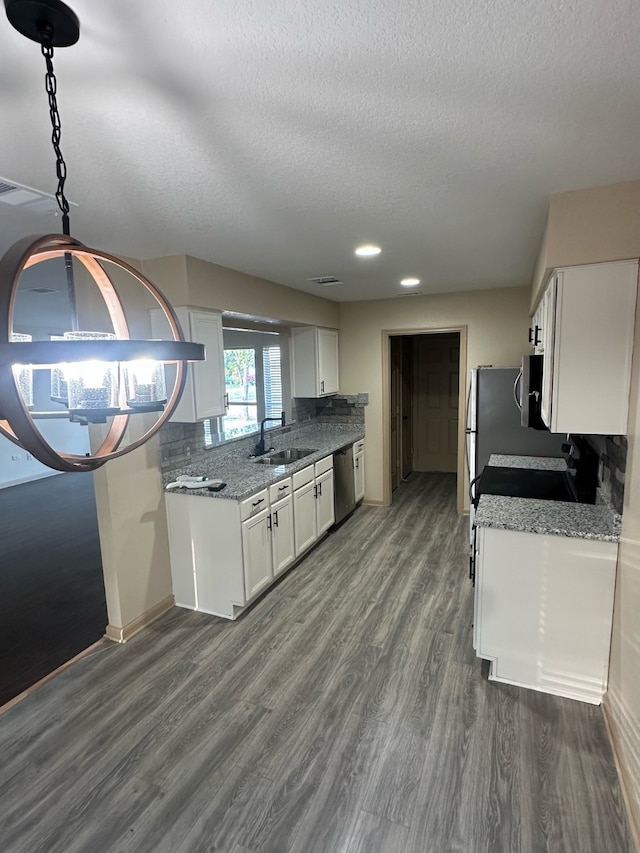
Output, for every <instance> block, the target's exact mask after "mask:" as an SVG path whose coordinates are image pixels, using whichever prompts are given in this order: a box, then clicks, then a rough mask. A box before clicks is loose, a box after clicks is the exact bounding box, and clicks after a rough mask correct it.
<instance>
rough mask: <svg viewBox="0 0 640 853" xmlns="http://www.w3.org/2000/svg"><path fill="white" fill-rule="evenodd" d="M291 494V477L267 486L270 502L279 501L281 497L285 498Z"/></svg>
mask: <svg viewBox="0 0 640 853" xmlns="http://www.w3.org/2000/svg"><path fill="white" fill-rule="evenodd" d="M290 494H291V477H287V479H286V480H280V482H279V483H274V484H273V486H270V487H269V500H270V501H271V503H273V502H274V501H279V500H280V499H281V498H286V496H287V495H290Z"/></svg>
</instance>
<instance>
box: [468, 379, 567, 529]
mask: <svg viewBox="0 0 640 853" xmlns="http://www.w3.org/2000/svg"><path fill="white" fill-rule="evenodd" d="M519 373H520V369H519V368H518V367H478V368H476V369H475V370H472V371H471V376H470V382H469V392H468V399H467V422H466V433H467V436H466V438H467V444H466V458H467V470H468V473H469V482H470V484H471V492H470V496H471V499H472V502H473V499H474V498H475V491H474V486H473V481H474V479H475V478H476V477H478V476H479V475H480V474H481V473H482V469H483V468H484V466H485V465H486V464H487V463H488V462H489V457H490V456H491V454H492V453H501V454H507V455H509V456H514V455H515V456H558V457H561V456H562V449H561V445H562V443H563V441H565V440H566V436H565V435H564V434H559V433H552V432H546V431H545V430H537V429H532V428H531V427H523V426H521V425H520V409H519V408H518V404H517V402H516V393H515V383H516V379H517V378H518V374H519ZM470 512H471V523H472V524H473V503H472V506H471V507H470Z"/></svg>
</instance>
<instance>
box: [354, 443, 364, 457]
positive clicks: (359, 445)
mask: <svg viewBox="0 0 640 853" xmlns="http://www.w3.org/2000/svg"><path fill="white" fill-rule="evenodd" d="M363 450H364V439H362V441H356V443H355V444H354V445H353V455H354V456H355V455H356V453H362V451H363Z"/></svg>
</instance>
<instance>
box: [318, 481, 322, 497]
mask: <svg viewBox="0 0 640 853" xmlns="http://www.w3.org/2000/svg"><path fill="white" fill-rule="evenodd" d="M318 494H319V496H320V497H322V483H318Z"/></svg>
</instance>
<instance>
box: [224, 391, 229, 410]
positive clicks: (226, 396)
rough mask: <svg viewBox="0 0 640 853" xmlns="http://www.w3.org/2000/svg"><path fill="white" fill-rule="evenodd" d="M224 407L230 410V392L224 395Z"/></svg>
mask: <svg viewBox="0 0 640 853" xmlns="http://www.w3.org/2000/svg"><path fill="white" fill-rule="evenodd" d="M224 407H225V409H228V408H229V392H228V391H227V393H226V394H225V395H224Z"/></svg>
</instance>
